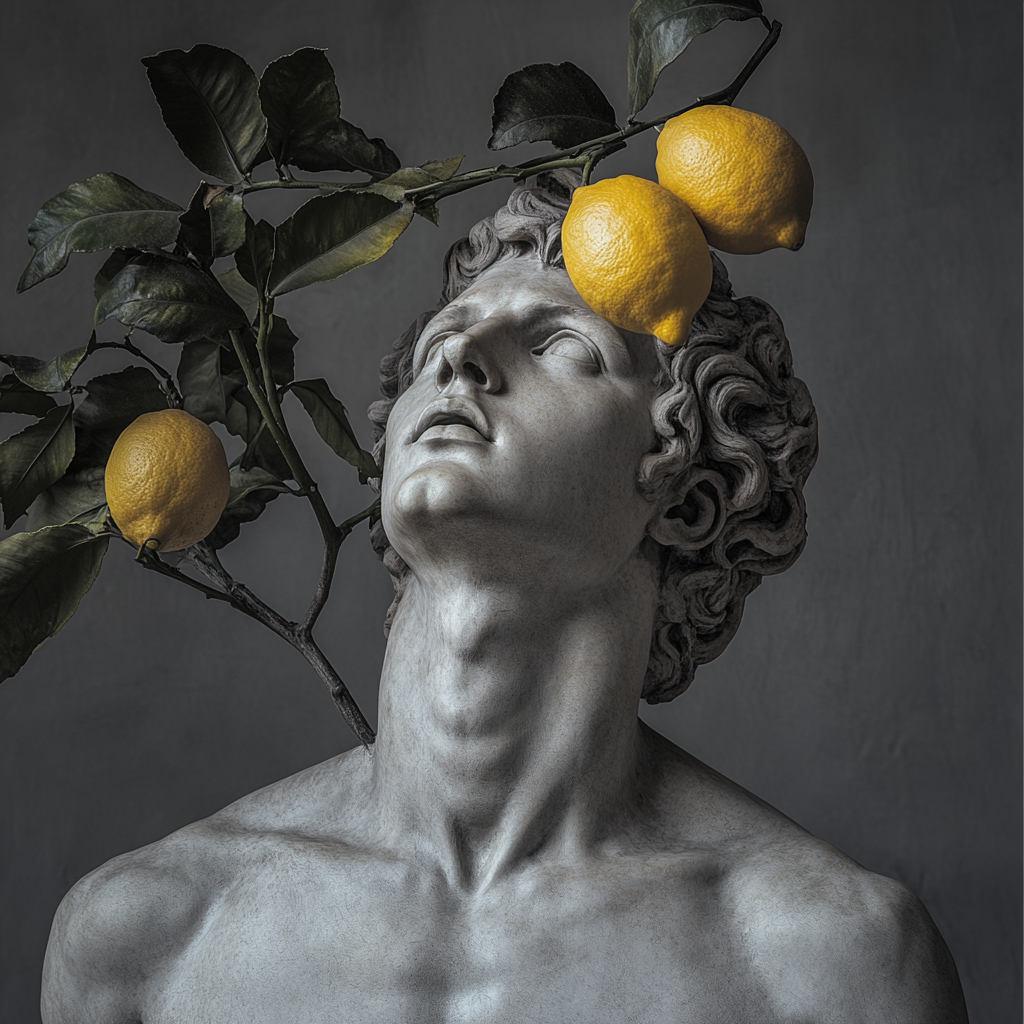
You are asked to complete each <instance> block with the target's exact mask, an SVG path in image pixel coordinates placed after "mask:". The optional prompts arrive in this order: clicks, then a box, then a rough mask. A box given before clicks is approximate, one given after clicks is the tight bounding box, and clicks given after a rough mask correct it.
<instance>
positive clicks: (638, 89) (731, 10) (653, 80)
mask: <svg viewBox="0 0 1024 1024" xmlns="http://www.w3.org/2000/svg"><path fill="white" fill-rule="evenodd" d="M748 18H760V19H761V20H762V21H764V22H765V25H768V22H767V21H766V20H765V18H764V12H763V10H762V9H761V4H760V2H759V0H725V2H721V0H637V2H636V3H635V4H633V9H632V10H631V11H630V12H629V58H628V60H627V63H626V86H627V88H628V90H629V117H630V120H632V119H633V118H634V117H636V115H637V114H638V113H639V112H640V111H641V110H643V108H644V107H646V106H647V101H648V100H650V98H651V96H652V95H653V93H654V87H655V85H657V83H658V76H659V75H660V74H661V73H662V71H664V70H665V68H667V67H668V66H669V64H671V63H672V62H673V61H674V60H675V59H676V57H678V56H679V55H680V54H681V53H682V52H683V50H685V49H686V48H687V47H688V46H689V45H690V43H691V42H693V40H694V39H695V38H696V37H697V36H699V35H700V34H701V33H702V32H709V31H710V30H711V29H713V28H715V27H716V26H717V25H720V24H721V23H722V22H723V21H746V20H747V19H748Z"/></svg>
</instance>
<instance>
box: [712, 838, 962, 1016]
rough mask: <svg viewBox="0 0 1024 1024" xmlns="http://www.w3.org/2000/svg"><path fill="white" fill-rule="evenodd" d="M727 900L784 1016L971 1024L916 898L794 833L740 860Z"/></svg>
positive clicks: (941, 946) (949, 963)
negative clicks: (823, 1016) (827, 1013)
mask: <svg viewBox="0 0 1024 1024" xmlns="http://www.w3.org/2000/svg"><path fill="white" fill-rule="evenodd" d="M730 890H731V901H730V902H732V905H733V909H734V912H735V914H736V920H737V922H738V923H739V924H740V927H741V929H742V941H743V944H744V947H745V948H746V951H747V952H748V954H749V955H750V957H751V963H752V965H753V968H754V971H755V973H756V974H757V975H759V976H760V978H761V980H762V983H763V984H765V985H766V986H768V988H769V990H770V995H771V999H772V1002H773V1003H774V1004H775V1006H776V1007H777V1009H778V1011H779V1015H780V1017H781V1019H783V1020H806V1019H809V1018H815V1019H817V1016H818V1015H820V1014H821V1013H822V1011H823V1010H825V1009H828V1010H829V1013H830V1014H831V1016H832V1017H834V1018H835V1019H836V1020H842V1021H844V1022H848V1024H858V1022H863V1024H890V1022H891V1021H894V1020H908V1021H929V1022H933V1024H946V1022H948V1024H961V1022H966V1021H967V1010H966V1006H965V1004H964V998H963V993H962V991H961V988H960V980H959V977H958V976H957V971H956V966H955V965H954V963H953V959H952V957H951V956H950V954H949V950H948V949H947V948H946V944H945V943H944V942H943V940H942V937H941V935H940V934H939V932H938V929H937V928H936V927H935V924H934V922H933V921H932V919H931V917H930V916H929V914H928V911H927V910H926V909H925V908H924V905H923V904H922V903H921V901H920V900H919V899H918V898H917V897H916V896H914V894H913V893H911V892H910V890H909V889H907V888H906V887H905V886H903V885H901V884H900V883H899V882H896V881H893V880H892V879H890V878H885V877H883V876H881V875H876V874H874V873H872V872H870V871H867V870H865V869H864V868H862V867H860V865H858V864H857V863H856V862H854V861H853V860H851V859H850V858H849V857H846V856H844V855H843V854H842V853H840V852H839V851H838V850H836V849H834V848H833V847H831V846H829V845H828V844H827V843H824V842H821V841H820V840H817V839H815V838H813V837H812V836H810V835H808V834H807V833H805V832H803V830H800V829H797V828H796V826H794V831H793V832H792V833H790V834H786V833H783V834H780V835H779V836H778V837H777V838H776V839H775V840H774V841H772V842H769V843H767V844H765V846H764V847H762V848H760V849H759V850H757V851H756V852H755V853H751V854H750V855H749V856H748V857H746V858H743V859H742V860H741V861H740V862H739V863H738V864H737V865H736V869H735V871H734V872H733V875H732V879H731V884H730Z"/></svg>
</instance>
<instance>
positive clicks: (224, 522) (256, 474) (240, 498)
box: [206, 466, 288, 550]
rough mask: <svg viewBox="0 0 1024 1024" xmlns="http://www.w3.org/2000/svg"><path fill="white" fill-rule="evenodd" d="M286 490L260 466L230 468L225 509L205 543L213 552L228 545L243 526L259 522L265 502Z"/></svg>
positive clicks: (271, 474) (282, 484)
mask: <svg viewBox="0 0 1024 1024" xmlns="http://www.w3.org/2000/svg"><path fill="white" fill-rule="evenodd" d="M287 490H288V487H287V486H286V485H285V484H284V483H283V482H282V481H281V480H279V479H278V478H277V477H276V476H274V474H273V473H268V472H267V471H266V470H265V469H261V468H260V467H259V466H255V467H253V468H252V469H248V470H244V469H242V468H241V467H240V466H232V468H231V492H230V495H229V496H228V503H227V507H226V508H225V509H224V512H223V513H222V514H221V517H220V521H219V522H218V523H217V525H216V526H215V527H214V529H213V532H212V533H211V534H210V535H209V536H208V537H207V538H206V543H207V544H209V545H210V547H212V548H214V549H215V550H216V549H219V548H222V547H224V546H225V545H227V544H230V543H231V541H233V540H234V539H235V538H236V537H237V536H238V534H239V527H240V526H241V524H242V523H251V522H252V521H253V520H254V519H257V518H259V516H260V515H262V514H263V510H264V509H265V508H266V507H267V504H268V502H271V501H273V500H274V499H275V498H276V497H277V496H278V494H281V493H283V492H285V491H287Z"/></svg>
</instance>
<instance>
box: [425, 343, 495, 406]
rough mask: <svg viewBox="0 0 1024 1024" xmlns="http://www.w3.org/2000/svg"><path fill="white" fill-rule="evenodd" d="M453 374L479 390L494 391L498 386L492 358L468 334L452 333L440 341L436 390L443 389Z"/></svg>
mask: <svg viewBox="0 0 1024 1024" xmlns="http://www.w3.org/2000/svg"><path fill="white" fill-rule="evenodd" d="M456 378H458V379H459V380H462V381H465V382H466V383H468V384H472V385H473V386H474V387H478V388H480V389H481V390H483V391H492V392H493V391H497V390H498V388H499V387H500V386H501V377H500V376H499V374H498V371H497V368H496V367H495V365H494V363H493V361H492V360H491V358H490V357H489V356H488V355H487V354H486V353H485V352H484V350H483V348H482V347H481V346H480V345H479V343H478V342H477V340H476V339H475V338H474V337H473V336H472V335H471V334H452V335H450V336H449V337H447V338H445V340H444V341H443V342H442V343H441V358H440V360H439V361H438V364H437V373H436V375H435V377H434V383H435V384H436V385H437V390H438V391H444V389H445V388H446V387H448V385H449V384H450V383H451V382H452V381H453V380H455V379H456Z"/></svg>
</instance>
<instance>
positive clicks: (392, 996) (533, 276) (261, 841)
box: [43, 172, 966, 1024]
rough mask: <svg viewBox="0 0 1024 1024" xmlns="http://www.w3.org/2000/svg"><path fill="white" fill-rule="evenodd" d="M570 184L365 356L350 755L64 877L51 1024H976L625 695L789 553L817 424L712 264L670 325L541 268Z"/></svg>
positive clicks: (552, 252) (723, 630) (833, 877)
mask: <svg viewBox="0 0 1024 1024" xmlns="http://www.w3.org/2000/svg"><path fill="white" fill-rule="evenodd" d="M577 183H578V178H575V177H573V174H572V173H571V172H557V173H555V174H551V175H547V176H543V177H542V178H541V180H540V181H539V182H538V183H536V184H534V185H532V186H531V185H524V186H521V187H519V188H517V189H516V190H515V191H514V192H513V194H512V196H511V198H510V199H509V201H508V204H507V205H506V206H505V207H504V208H503V209H502V210H500V211H499V212H498V213H497V214H496V215H495V216H494V217H493V218H489V219H487V220H485V221H483V222H481V223H480V224H478V225H477V226H476V227H475V228H474V229H473V231H472V232H471V233H470V235H469V238H468V239H463V240H462V241H461V242H459V243H457V244H456V245H455V246H454V247H453V248H452V250H451V251H450V252H449V255H448V257H447V261H446V271H445V283H444V291H443V294H442V302H441V306H440V308H439V309H438V310H437V311H436V312H434V313H430V314H425V315H424V316H422V317H420V318H419V320H417V322H416V323H415V324H414V325H413V327H412V328H410V330H409V331H408V332H407V333H406V334H405V335H404V336H403V337H402V338H401V339H400V341H399V342H397V343H396V346H395V350H394V352H393V353H392V354H390V355H389V356H388V357H387V358H386V359H385V360H384V364H383V367H382V386H383V391H384V395H385V397H384V399H383V400H382V401H379V402H377V403H375V405H374V406H372V407H371V410H370V412H371V418H372V420H373V421H374V423H375V425H376V428H377V432H378V441H377V455H378V458H379V459H380V460H382V462H383V467H384V474H383V478H382V480H381V482H380V490H381V496H382V500H383V519H382V522H381V523H380V524H379V525H378V527H377V528H376V530H375V532H374V536H373V539H374V545H375V547H376V549H377V550H378V552H379V553H380V554H381V555H382V557H383V559H384V562H385V564H386V566H387V568H388V569H389V570H390V572H391V574H392V576H393V578H394V582H395V590H396V594H395V600H394V603H393V604H392V606H391V609H390V610H389V613H388V617H387V624H386V628H387V630H388V631H389V640H388V648H387V657H386V660H385V664H384V669H383V673H382V677H381V684H380V714H379V723H380V724H379V734H378V738H377V741H376V744H375V746H374V749H373V752H372V754H368V753H367V752H366V751H364V750H363V749H361V748H359V749H356V750H352V751H349V752H348V753H346V754H342V755H341V756H339V757H335V758H333V759H331V760H329V761H327V762H325V763H323V764H320V765H317V766H315V767H313V768H310V769H308V770H306V771H303V772H300V773H299V774H298V775H295V776H293V777H292V778H289V779H285V780H284V781H283V782H279V783H277V784H275V785H272V786H269V787H267V788H266V789H263V790H260V791H259V792H257V793H253V794H252V795H250V796H247V797H245V798H244V799H242V800H239V801H238V802H237V803H235V804H232V805H231V806H230V807H227V808H226V809H224V810H223V811H221V812H219V813H218V814H215V815H213V816H212V817H210V818H207V819H206V820H204V821H200V822H197V823H195V824H193V825H190V826H188V827H187V828H184V829H182V830H181V831H179V832H176V833H174V834H173V835H171V836H169V837H167V838H166V839H163V840H161V841H160V842H157V843H154V844H153V845H151V846H148V847H145V848H143V849H141V850H137V851H135V852H132V853H128V854H126V855H124V856H121V857H118V858H116V859H114V860H112V861H110V862H109V863H107V864H106V865H104V866H103V867H101V868H99V869H98V870H96V871H94V872H93V873H92V874H90V875H88V876H87V877H86V878H84V879H83V880H82V881H81V882H79V883H78V884H77V885H76V886H75V887H74V888H73V889H72V891H71V892H70V893H69V894H68V896H67V897H66V899H65V900H64V902H63V904H62V905H61V907H60V910H59V911H58V913H57V917H56V920H55V922H54V925H53V931H52V933H51V938H50V945H49V949H48V952H47V958H46V965H45V971H44V992H43V1018H44V1021H45V1022H46V1024H129V1022H142V1021H144V1022H146V1024H171V1022H175V1024H186V1022H187V1024H228V1022H245V1024H328V1022H330V1024H342V1022H349V1021H351V1022H359V1024H371V1022H381V1024H429V1022H444V1024H456V1022H473V1024H490V1022H495V1024H496V1022H524V1024H525V1022H538V1024H540V1022H544V1024H577V1022H578V1024H599V1022H609V1024H624V1022H627V1021H629V1022H635V1024H647V1022H650V1024H668V1022H673V1024H684V1022H686V1024H691V1022H692V1024H697V1022H712V1021H714V1022H721V1024H742V1022H757V1024H770V1022H783V1021H786V1022H797V1021H800V1022H807V1021H834V1022H838V1024H854V1022H877V1024H894V1022H896V1021H903V1022H908V1024H925V1022H927V1024H940V1022H959V1021H965V1020H966V1010H965V1007H964V1001H963V996H962V994H961V991H960V984H959V981H958V978H957V973H956V968H955V966H954V965H953V962H952V960H951V958H950V955H949V953H948V951H947V949H946V947H945V945H944V943H943V941H942V939H941V937H940V936H939V934H938V931H937V930H936V928H935V926H934V924H933V923H932V921H931V919H930V918H929V916H928V914H927V912H926V911H925V909H924V908H923V907H922V905H921V904H920V902H919V901H918V900H917V899H916V898H915V897H914V896H913V895H911V894H910V893H909V892H908V891H907V890H906V889H905V888H903V887H902V886H901V885H899V884H898V883H896V882H894V881H891V880H889V879H887V878H882V877H880V876H878V875H874V874H871V873H870V872H868V871H865V870H864V869H862V868H861V867H859V866H858V865H857V864H855V863H854V862H853V861H851V860H850V859H848V858H847V857H845V856H844V855H843V854H842V853H840V852H838V851H837V850H835V849H833V848H831V847H830V846H828V845H827V844H825V843H823V842H821V841H819V840H817V839H815V838H814V837H813V836H811V835H809V834H808V833H807V832H805V831H804V830H803V829H801V828H800V827H799V826H797V825H796V824H794V823H793V822H792V821H790V820H789V819H788V818H786V817H785V816H784V815H782V814H781V813H780V812H778V811H776V810H774V809H773V808H772V807H770V806H768V805H767V804H765V803H764V802H763V801H761V800H759V799H758V798H756V797H754V796H752V795H751V794H750V793H747V792H746V791H744V790H743V789H741V788H740V787H739V786H737V785H735V784H733V783H731V782H729V781H728V780H727V779H725V778H723V777H721V776H720V775H718V774H717V773H716V772H714V771H712V770H711V769H710V768H708V767H707V766H706V765H704V764H702V763H701V762H699V761H697V760H696V759H695V758H693V757H691V756H690V755H688V754H687V753H686V752H685V751H683V750H680V749H679V748H677V747H675V746H674V745H673V744H671V743H669V742H668V741H667V740H665V739H664V738H662V737H661V736H659V735H658V734H657V733H656V732H654V731H653V730H651V729H650V728H648V727H647V726H646V725H644V724H642V723H641V722H640V720H639V719H638V718H637V714H636V711H637V704H638V701H639V700H640V698H641V697H644V698H646V699H647V700H649V701H652V702H656V701H665V700H671V699H672V698H673V697H675V696H677V695H678V694H679V693H681V692H682V691H683V690H684V689H685V688H686V686H687V685H688V684H689V683H690V681H691V680H692V678H693V674H694V669H695V667H696V666H697V665H700V664H702V663H704V662H707V661H709V660H711V659H712V658H714V657H716V656H717V655H718V654H719V653H721V651H722V650H723V649H724V648H725V646H726V644H727V643H728V642H729V640H730V638H731V637H732V636H733V635H734V633H735V631H736V629H737V627H738V625H739V621H740V616H741V613H742V610H743V603H744V600H745V598H746V596H747V595H748V594H749V593H750V592H751V591H752V590H753V589H754V588H755V587H756V586H757V585H758V584H759V583H760V581H761V578H762V576H764V575H767V574H770V573H776V572H780V571H781V570H783V569H785V568H787V567H788V566H789V565H791V564H792V562H793V561H794V560H795V559H796V557H797V555H798V554H799V552H800V550H801V548H802V546H803V543H804V536H805V534H804V518H805V513H804V503H803V497H802V493H801V492H802V487H803V484H804V482H805V480H806V477H807V474H808V473H809V472H810V469H811V467H812V465H813V463H814V460H815V457H816V454H817V438H816V423H815V414H814V409H813V406H812V404H811V400H810V396H809V394H808V392H807V389H806V387H805V386H804V384H803V383H802V382H801V381H800V380H799V379H798V378H796V377H795V376H793V372H792V367H791V357H790V352H789V346H788V343H787V341H786V338H785V335H784V332H783V328H782V324H781V322H780V321H779V319H778V317H777V315H776V314H775V313H774V311H773V310H772V309H771V308H770V307H769V306H768V305H766V304H765V303H764V302H762V301H760V300H758V299H752V298H746V299H735V298H733V297H732V294H731V287H730V284H729V281H728V278H727V276H726V273H725V269H724V267H723V266H722V264H721V263H720V262H718V261H717V259H716V261H715V279H714V286H713V289H712V292H711V296H710V297H709V299H708V301H707V302H706V304H705V305H704V307H703V309H702V310H701V311H700V313H699V314H698V315H697V317H696V319H695V322H694V327H693V332H692V335H691V337H690V339H689V342H688V343H687V344H686V345H685V346H683V347H680V348H678V349H671V350H670V349H669V348H668V347H667V346H664V345H662V344H661V343H660V342H655V341H654V340H653V339H651V338H647V337H641V336H637V335H632V334H629V333H624V332H622V331H619V330H617V329H616V328H615V327H613V326H612V325H611V324H609V323H608V322H606V321H604V320H602V319H601V318H600V317H598V316H597V315H596V314H595V313H593V312H592V311H591V310H590V309H589V308H588V307H587V306H586V305H585V304H584V303H583V302H582V300H581V299H580V298H579V296H578V295H577V294H576V292H575V290H574V289H573V287H572V285H571V283H570V281H569V278H568V276H567V275H566V273H565V270H564V269H563V267H562V264H561V259H560V241H559V227H560V223H561V219H562V217H563V215H564V213H565V210H566V208H567V207H568V203H569V198H570V195H571V190H572V187H573V186H574V185H575V184H577Z"/></svg>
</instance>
